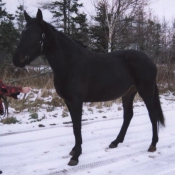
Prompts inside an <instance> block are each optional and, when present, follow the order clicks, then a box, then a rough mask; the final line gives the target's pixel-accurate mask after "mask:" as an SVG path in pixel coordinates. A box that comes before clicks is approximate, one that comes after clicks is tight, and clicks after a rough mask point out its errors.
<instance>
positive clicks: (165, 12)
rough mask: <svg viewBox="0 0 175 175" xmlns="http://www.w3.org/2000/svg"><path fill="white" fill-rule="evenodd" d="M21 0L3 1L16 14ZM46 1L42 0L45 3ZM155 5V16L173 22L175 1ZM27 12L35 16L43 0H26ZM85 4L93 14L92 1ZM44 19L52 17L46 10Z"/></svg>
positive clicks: (160, 0)
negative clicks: (39, 3)
mask: <svg viewBox="0 0 175 175" xmlns="http://www.w3.org/2000/svg"><path fill="white" fill-rule="evenodd" d="M19 1H20V0H2V2H5V3H6V9H7V11H8V12H9V13H12V14H14V13H15V10H16V8H17V6H18V5H19ZM44 1H45V0H42V2H44ZM151 1H153V3H152V4H151V5H150V8H151V9H152V12H153V14H155V15H156V16H158V17H159V19H162V18H163V17H165V18H166V19H167V20H168V21H171V20H172V18H175V0H151ZM25 2H26V6H27V11H28V12H29V14H30V15H32V16H35V14H36V12H37V9H38V2H41V0H25ZM80 2H83V3H84V9H85V12H86V13H92V10H91V6H92V5H91V0H80ZM43 14H44V19H45V20H46V21H49V20H50V18H51V15H50V13H49V12H47V11H46V10H45V11H44V12H43Z"/></svg>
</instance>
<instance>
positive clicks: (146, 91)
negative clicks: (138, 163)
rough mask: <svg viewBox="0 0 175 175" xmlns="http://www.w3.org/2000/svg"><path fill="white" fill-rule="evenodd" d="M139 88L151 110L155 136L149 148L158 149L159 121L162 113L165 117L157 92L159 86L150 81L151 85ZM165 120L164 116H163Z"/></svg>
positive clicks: (150, 150)
mask: <svg viewBox="0 0 175 175" xmlns="http://www.w3.org/2000/svg"><path fill="white" fill-rule="evenodd" d="M137 90H138V93H139V94H140V96H141V97H142V99H143V101H144V102H145V104H146V107H147V109H148V112H149V117H150V120H151V123H152V132H153V136H152V142H151V145H150V147H149V149H148V151H149V152H154V151H156V144H157V142H158V139H159V138H158V128H157V126H158V125H157V123H158V122H159V120H160V115H162V118H163V114H162V111H161V107H160V104H159V103H160V102H159V97H158V92H157V87H156V86H155V84H154V83H153V84H152V83H149V87H148V86H147V87H145V86H141V85H139V86H137ZM163 120H164V118H163ZM161 123H162V124H164V121H163V122H161Z"/></svg>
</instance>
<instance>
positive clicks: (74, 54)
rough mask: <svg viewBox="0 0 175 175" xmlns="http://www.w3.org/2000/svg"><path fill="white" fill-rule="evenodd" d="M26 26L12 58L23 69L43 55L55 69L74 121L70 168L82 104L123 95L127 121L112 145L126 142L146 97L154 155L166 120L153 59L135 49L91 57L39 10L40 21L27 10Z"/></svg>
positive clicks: (79, 150) (78, 137) (78, 136)
mask: <svg viewBox="0 0 175 175" xmlns="http://www.w3.org/2000/svg"><path fill="white" fill-rule="evenodd" d="M24 16H25V19H26V21H27V25H26V28H25V30H24V31H23V32H22V35H21V38H20V42H19V45H18V47H17V49H16V51H15V54H14V57H13V63H14V65H15V66H18V67H24V66H25V65H27V64H29V63H30V62H31V61H33V60H34V59H35V58H36V57H37V56H39V55H40V54H44V55H45V56H46V58H47V60H48V62H49V64H50V66H51V68H52V69H53V73H54V85H55V89H56V91H57V93H58V95H59V96H60V97H61V98H63V99H64V101H65V103H66V105H67V107H68V109H69V112H70V115H71V118H72V122H73V131H74V135H75V146H74V147H73V149H72V151H71V152H70V155H72V158H71V160H70V162H69V165H72V166H73V165H77V164H78V158H79V156H80V154H81V153H82V148H81V144H82V136H81V118H82V105H83V102H100V101H108V100H114V99H116V98H118V97H121V96H122V102H123V109H124V122H123V125H122V128H121V130H120V133H119V135H118V136H117V138H116V139H115V140H114V141H113V142H112V143H111V144H110V145H109V147H110V148H115V147H117V145H118V144H119V143H121V142H123V140H124V137H125V134H126V131H127V128H128V126H129V124H130V121H131V118H132V116H133V106H132V104H133V99H134V96H135V94H136V93H137V92H138V93H139V94H140V96H141V97H142V98H143V100H144V102H145V104H146V107H147V109H148V112H149V116H150V120H151V123H152V131H153V137H152V142H151V146H150V147H149V149H148V151H151V152H153V151H155V150H156V144H157V142H158V126H159V125H158V124H159V123H161V124H162V125H164V116H163V113H162V109H161V106H160V101H159V93H158V89H157V85H156V74H157V69H156V66H155V64H154V63H153V62H152V60H151V59H150V58H149V57H148V56H147V55H145V54H144V53H142V52H139V51H135V50H125V51H116V52H112V53H106V54H99V53H93V52H91V51H90V50H88V49H87V48H86V47H84V46H83V45H80V44H78V43H76V42H74V41H73V40H71V39H70V38H69V37H67V36H66V35H65V34H63V33H62V32H59V31H57V30H56V29H55V28H54V27H53V26H52V25H50V24H48V23H46V22H45V21H44V20H43V16H42V12H41V10H40V9H39V10H38V12H37V15H36V18H31V17H30V16H29V15H28V14H27V13H26V12H24Z"/></svg>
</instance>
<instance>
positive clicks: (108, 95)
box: [85, 85, 132, 102]
mask: <svg viewBox="0 0 175 175" xmlns="http://www.w3.org/2000/svg"><path fill="white" fill-rule="evenodd" d="M131 86H132V85H127V86H126V87H123V88H121V87H119V86H118V87H116V88H105V89H96V90H91V91H89V92H88V94H87V96H86V98H85V102H102V101H110V100H115V99H117V98H119V97H121V96H123V95H124V94H125V93H126V92H127V91H128V90H129V88H130V87H131Z"/></svg>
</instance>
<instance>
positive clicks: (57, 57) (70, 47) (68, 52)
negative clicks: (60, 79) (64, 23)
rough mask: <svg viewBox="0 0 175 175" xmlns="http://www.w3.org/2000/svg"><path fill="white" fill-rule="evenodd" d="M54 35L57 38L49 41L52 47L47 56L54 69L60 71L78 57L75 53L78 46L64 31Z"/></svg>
mask: <svg viewBox="0 0 175 175" xmlns="http://www.w3.org/2000/svg"><path fill="white" fill-rule="evenodd" d="M54 37H55V38H54V39H55V40H54V41H51V40H50V42H49V43H48V44H49V47H50V49H49V50H48V52H47V53H46V57H47V59H48V62H49V64H50V66H51V68H52V69H53V71H54V72H55V71H57V72H58V71H62V70H63V69H64V70H65V67H66V66H67V64H69V62H70V61H72V60H73V59H75V58H76V57H74V54H75V50H76V48H77V46H76V44H75V43H73V42H72V41H71V40H70V39H69V38H67V37H66V36H65V35H64V34H62V33H59V32H58V33H57V34H56V35H55V36H54Z"/></svg>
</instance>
